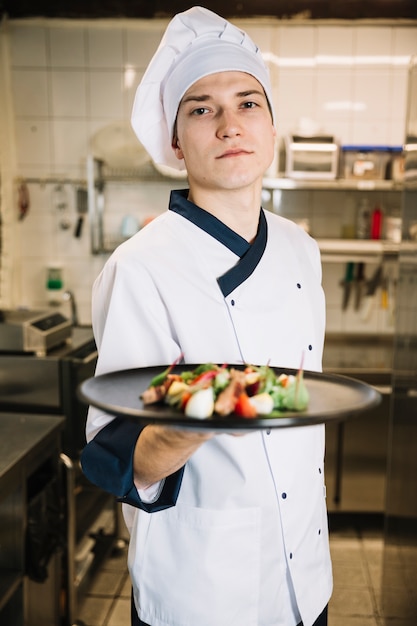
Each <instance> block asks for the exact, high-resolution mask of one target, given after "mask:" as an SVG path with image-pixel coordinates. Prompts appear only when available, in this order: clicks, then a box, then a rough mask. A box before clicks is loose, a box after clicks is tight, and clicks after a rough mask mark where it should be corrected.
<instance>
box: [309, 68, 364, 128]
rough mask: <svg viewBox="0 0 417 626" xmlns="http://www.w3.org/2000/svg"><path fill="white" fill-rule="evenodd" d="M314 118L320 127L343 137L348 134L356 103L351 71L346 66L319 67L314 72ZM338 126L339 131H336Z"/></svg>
mask: <svg viewBox="0 0 417 626" xmlns="http://www.w3.org/2000/svg"><path fill="white" fill-rule="evenodd" d="M315 94H316V119H317V121H318V122H319V123H320V125H321V126H322V128H323V129H324V130H325V131H326V132H328V133H331V134H335V135H336V136H338V137H340V136H341V134H342V135H343V138H344V137H345V136H346V135H347V134H348V131H349V127H350V123H351V119H352V115H354V111H355V106H356V103H355V101H354V99H353V72H352V70H351V69H347V68H337V69H336V68H322V67H321V68H319V69H318V70H317V72H316V87H315ZM336 128H338V130H339V132H336V130H335V129H336Z"/></svg>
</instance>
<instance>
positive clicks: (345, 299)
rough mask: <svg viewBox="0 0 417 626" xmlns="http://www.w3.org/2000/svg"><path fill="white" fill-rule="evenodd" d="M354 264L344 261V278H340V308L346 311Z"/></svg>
mask: <svg viewBox="0 0 417 626" xmlns="http://www.w3.org/2000/svg"><path fill="white" fill-rule="evenodd" d="M354 267H355V264H354V263H353V262H352V261H349V263H346V270H345V278H344V279H343V280H342V283H341V284H342V286H343V288H344V289H343V301H342V310H343V311H346V309H347V305H348V304H349V298H350V292H351V290H352V282H353V272H354Z"/></svg>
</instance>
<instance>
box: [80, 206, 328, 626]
mask: <svg viewBox="0 0 417 626" xmlns="http://www.w3.org/2000/svg"><path fill="white" fill-rule="evenodd" d="M181 202H182V204H184V203H186V202H187V201H185V200H184V201H181ZM180 204H181V203H180ZM188 204H189V205H191V203H188ZM192 206H194V205H192ZM199 211H201V210H200V209H199ZM265 217H266V224H267V239H266V247H265V250H264V251H263V253H262V254H260V257H259V262H257V263H256V267H250V264H249V270H248V271H246V274H247V277H246V278H245V280H243V282H240V281H239V280H237V281H235V283H233V281H232V282H231V283H230V284H231V287H230V286H229V290H230V288H231V289H232V290H231V291H230V293H227V290H226V293H227V295H226V296H224V295H223V293H222V291H221V289H220V288H219V283H218V280H217V279H218V278H219V277H220V276H223V275H227V273H228V272H229V274H230V269H231V268H234V267H238V266H239V263H241V261H239V255H237V254H236V252H235V251H232V250H231V249H230V248H229V246H227V245H224V243H222V242H221V241H219V239H218V238H217V237H216V236H213V232H211V233H208V232H206V230H205V229H204V228H201V227H200V226H199V225H198V219H197V220H196V222H197V223H196V224H195V223H193V222H192V221H190V220H189V219H187V217H184V215H182V214H180V213H177V212H175V211H173V210H170V211H167V212H166V213H164V214H162V215H161V216H159V217H158V218H156V219H155V220H153V222H151V223H150V224H149V225H148V226H146V228H144V229H143V230H141V231H140V232H139V233H138V234H137V235H135V236H134V237H132V238H131V239H130V240H128V241H127V242H125V243H124V244H123V245H121V246H120V247H119V248H118V249H117V250H116V251H115V252H114V253H113V255H112V256H111V258H110V259H109V261H108V262H107V263H106V265H105V267H104V269H103V271H102V273H101V274H100V276H99V277H98V279H97V281H96V283H95V285H94V290H93V327H94V332H95V336H96V341H97V345H98V350H99V359H98V365H97V374H103V373H106V372H109V371H114V370H118V369H127V368H133V367H146V366H151V365H161V364H169V363H171V362H173V361H174V360H175V359H176V358H177V357H178V355H179V354H180V352H182V353H183V354H184V360H185V362H186V363H204V362H216V363H228V364H232V363H242V362H246V363H253V364H266V363H269V364H271V365H273V366H281V367H285V368H298V367H299V366H300V363H301V359H302V355H304V368H305V369H306V370H317V371H318V370H320V369H321V357H322V348H323V338H324V323H325V320H324V296H323V291H322V288H321V266H320V259H319V251H318V247H317V244H316V243H315V242H314V241H313V239H311V238H310V237H309V236H308V235H307V234H306V233H305V232H303V231H302V230H301V229H300V228H298V227H297V226H296V225H295V224H294V223H293V222H291V221H289V220H286V219H284V218H282V217H280V216H277V215H274V214H271V213H268V212H266V213H265ZM214 220H215V218H214ZM219 225H220V222H219ZM224 229H225V230H226V231H227V232H226V235H227V237H229V238H230V236H231V237H232V239H233V233H232V231H229V229H227V228H226V227H224ZM221 230H222V226H221V225H220V231H221ZM236 239H237V244H238V245H239V243H240V242H239V239H240V238H239V237H238V236H237V235H236ZM242 241H243V240H242ZM232 247H233V246H232ZM233 249H234V250H235V249H236V248H235V247H234V248H233ZM233 271H234V270H232V273H233ZM111 419H112V417H111V416H109V415H105V414H102V413H101V412H100V411H98V410H96V409H90V412H89V418H88V424H87V439H88V440H90V439H92V438H93V437H94V436H95V434H96V433H97V432H98V431H99V430H100V429H101V428H102V427H103V426H104V425H105V424H107V423H108V422H109V421H110V420H111ZM323 459H324V426H322V425H318V426H306V427H301V428H286V429H276V430H272V431H270V432H268V431H267V432H265V431H263V432H253V433H251V434H247V435H245V436H242V437H234V436H231V435H229V434H220V435H217V436H215V437H214V438H213V439H212V440H210V441H208V442H206V443H204V444H203V445H202V446H201V447H200V448H199V449H198V450H197V452H196V453H195V454H194V455H193V456H192V457H191V458H190V459H189V461H188V462H187V464H186V467H185V471H184V475H183V479H182V484H181V489H180V492H179V496H178V500H177V502H176V505H175V506H174V507H171V508H167V509H165V510H162V511H158V512H155V513H147V512H145V511H143V510H140V509H138V508H133V507H131V506H129V505H126V506H125V508H124V513H125V518H126V523H127V525H128V528H129V530H130V532H131V540H130V546H129V558H128V563H129V569H130V574H131V578H132V584H133V591H134V598H135V604H136V607H137V610H138V614H139V616H140V618H141V620H143V621H144V622H145V623H147V624H151V626H168V625H169V626H295V625H296V624H297V623H298V622H299V621H301V620H302V621H303V623H304V626H311V624H313V622H314V621H315V619H316V618H317V617H318V615H319V614H320V613H321V612H322V610H323V609H324V607H325V606H326V604H327V603H328V600H329V598H330V595H331V589H332V574H331V563H330V555H329V544H328V529H327V513H326V506H325V484H324V467H323ZM154 491H155V490H154ZM153 493H154V492H153V491H152V489H151V490H150V491H149V494H148V495H149V496H150V497H152V496H153ZM141 495H145V496H146V494H141Z"/></svg>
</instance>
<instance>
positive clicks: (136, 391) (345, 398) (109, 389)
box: [78, 364, 381, 431]
mask: <svg viewBox="0 0 417 626" xmlns="http://www.w3.org/2000/svg"><path fill="white" fill-rule="evenodd" d="M195 367H197V365H191V364H190V365H189V364H186V365H178V366H176V367H174V368H173V369H172V372H173V373H180V372H182V371H184V370H192V369H194V368H195ZM233 367H236V368H239V367H240V366H238V365H233ZM163 369H164V367H163V366H159V367H147V368H143V369H130V370H121V371H118V372H112V373H110V374H103V375H101V376H95V377H94V378H89V379H87V380H85V381H84V382H83V383H82V384H81V385H80V386H79V388H78V396H79V398H80V399H81V400H82V401H83V402H85V403H86V404H91V405H92V406H95V407H97V408H99V409H102V410H103V411H105V412H106V413H110V414H112V415H115V416H117V417H124V418H128V419H131V420H134V421H138V422H142V423H144V424H149V423H157V424H169V425H171V426H176V427H186V428H198V429H208V430H225V431H230V430H248V429H250V430H254V429H257V430H259V429H270V428H286V427H289V426H308V425H312V424H320V423H324V422H330V421H341V420H344V419H347V418H348V417H351V416H353V415H356V414H358V413H361V412H362V411H364V410H366V409H368V408H370V407H373V406H375V405H377V404H378V403H379V402H380V400H381V396H380V394H379V392H378V391H376V389H374V388H373V387H371V386H370V385H367V384H365V383H362V382H360V381H358V380H355V379H353V378H348V377H347V376H339V375H333V374H321V373H317V372H306V371H305V372H304V380H305V384H306V386H307V389H308V392H309V396H310V400H309V404H308V408H307V410H306V411H303V412H297V411H275V412H274V413H272V414H271V415H269V416H259V417H257V418H253V419H245V418H242V417H239V416H237V415H235V414H231V415H228V416H227V417H222V416H220V415H216V414H214V415H213V416H212V417H209V418H207V419H203V420H202V419H197V418H192V417H187V416H186V415H184V413H182V412H181V411H179V410H178V411H177V410H174V409H172V408H171V407H169V406H166V405H163V404H153V405H147V406H146V407H145V406H144V405H143V403H142V401H141V399H140V395H141V393H142V392H143V391H144V390H145V389H147V387H148V386H149V384H150V381H151V380H152V379H153V378H154V376H156V375H157V374H160V373H161V372H162V371H163ZM273 369H274V371H275V372H276V373H277V375H279V374H281V373H286V374H296V373H297V372H296V370H289V369H280V368H273Z"/></svg>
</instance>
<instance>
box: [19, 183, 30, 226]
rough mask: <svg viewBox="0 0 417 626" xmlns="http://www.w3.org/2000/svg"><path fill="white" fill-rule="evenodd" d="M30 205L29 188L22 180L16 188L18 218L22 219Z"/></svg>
mask: <svg viewBox="0 0 417 626" xmlns="http://www.w3.org/2000/svg"><path fill="white" fill-rule="evenodd" d="M29 207H30V199H29V189H28V186H27V184H26V183H25V181H24V180H22V181H20V182H19V186H18V188H17V208H18V212H19V213H18V216H19V220H20V221H21V220H23V219H24V218H25V217H26V214H27V212H28V211H29Z"/></svg>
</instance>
